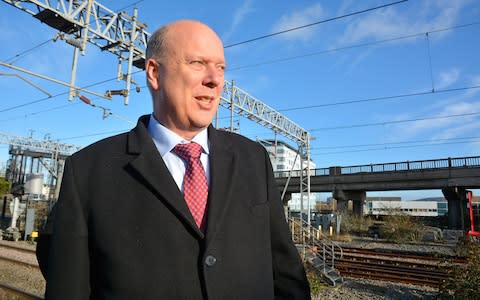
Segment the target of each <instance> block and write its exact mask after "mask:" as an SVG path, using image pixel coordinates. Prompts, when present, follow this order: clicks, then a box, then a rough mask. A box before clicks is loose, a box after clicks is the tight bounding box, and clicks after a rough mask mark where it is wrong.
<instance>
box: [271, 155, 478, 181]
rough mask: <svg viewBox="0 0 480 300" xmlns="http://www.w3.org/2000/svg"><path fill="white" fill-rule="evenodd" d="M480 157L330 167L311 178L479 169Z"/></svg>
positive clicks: (293, 173)
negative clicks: (449, 169)
mask: <svg viewBox="0 0 480 300" xmlns="http://www.w3.org/2000/svg"><path fill="white" fill-rule="evenodd" d="M478 167H480V156H470V157H454V158H451V157H449V158H443V159H431V160H416V161H402V162H394V163H383V164H369V165H358V166H347V167H330V168H319V169H311V170H310V176H330V175H346V174H358V173H381V172H401V171H414V170H431V169H448V168H478ZM300 172H301V171H299V170H294V171H290V172H288V171H277V172H275V177H277V178H281V177H288V176H289V174H290V176H291V177H300Z"/></svg>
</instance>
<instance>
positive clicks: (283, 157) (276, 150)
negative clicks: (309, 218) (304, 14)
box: [258, 140, 316, 211]
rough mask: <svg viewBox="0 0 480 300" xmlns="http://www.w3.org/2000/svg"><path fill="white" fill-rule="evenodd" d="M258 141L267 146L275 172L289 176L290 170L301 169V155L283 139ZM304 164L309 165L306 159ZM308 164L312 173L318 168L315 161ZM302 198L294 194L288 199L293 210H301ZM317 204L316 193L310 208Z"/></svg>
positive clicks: (304, 206) (305, 208) (305, 205)
mask: <svg viewBox="0 0 480 300" xmlns="http://www.w3.org/2000/svg"><path fill="white" fill-rule="evenodd" d="M258 142H259V143H261V144H262V145H263V146H264V147H265V149H267V152H268V155H269V156H270V161H271V163H272V167H273V171H274V172H282V176H285V177H287V176H288V173H289V172H290V171H299V170H300V169H301V168H300V166H301V159H300V155H298V154H297V153H298V152H297V149H295V148H293V147H291V146H290V145H288V144H286V143H284V142H281V141H275V140H259V141H258ZM304 166H305V167H306V166H307V162H306V161H305V162H304ZM308 166H309V168H310V170H312V172H311V173H310V174H312V175H313V174H314V171H313V170H315V168H316V165H315V163H314V162H312V161H311V160H310V162H309V163H308ZM292 176H298V175H292ZM300 200H301V199H300V194H292V199H291V200H290V201H288V207H289V208H290V210H291V211H300V208H301V203H300ZM315 205H316V197H314V195H311V199H310V209H311V210H313V209H315ZM303 209H304V210H305V211H306V210H307V209H308V203H307V201H305V202H304V203H303Z"/></svg>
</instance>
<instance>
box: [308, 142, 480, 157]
mask: <svg viewBox="0 0 480 300" xmlns="http://www.w3.org/2000/svg"><path fill="white" fill-rule="evenodd" d="M471 142H472V143H480V140H479V141H471ZM464 143H465V141H462V142H446V143H433V144H432V143H426V144H419V145H411V146H406V145H405V146H394V147H389V146H385V147H379V148H369V149H359V150H345V151H333V152H315V153H314V154H315V155H329V154H344V153H354V152H367V151H378V150H392V149H405V148H420V147H428V146H441V145H456V144H464Z"/></svg>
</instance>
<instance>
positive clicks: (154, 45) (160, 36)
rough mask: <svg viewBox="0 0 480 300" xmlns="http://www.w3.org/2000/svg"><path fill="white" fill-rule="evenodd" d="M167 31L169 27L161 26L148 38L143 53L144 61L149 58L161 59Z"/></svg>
mask: <svg viewBox="0 0 480 300" xmlns="http://www.w3.org/2000/svg"><path fill="white" fill-rule="evenodd" d="M168 31H169V26H168V25H166V26H162V27H160V28H159V29H157V30H155V32H154V33H153V34H152V35H151V36H150V38H149V39H148V43H147V50H146V51H145V61H147V60H149V59H150V58H157V59H158V58H161V57H162V56H163V55H164V54H165V49H166V46H167V45H166V44H167V42H166V38H167V33H168Z"/></svg>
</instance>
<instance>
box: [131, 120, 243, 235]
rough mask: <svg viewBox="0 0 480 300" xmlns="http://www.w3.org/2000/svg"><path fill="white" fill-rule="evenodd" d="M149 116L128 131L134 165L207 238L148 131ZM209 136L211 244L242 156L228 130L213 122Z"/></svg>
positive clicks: (195, 231)
mask: <svg viewBox="0 0 480 300" xmlns="http://www.w3.org/2000/svg"><path fill="white" fill-rule="evenodd" d="M149 117H150V116H148V115H145V116H142V117H140V118H139V120H138V123H137V126H136V127H135V128H134V129H132V130H131V131H130V132H129V133H128V144H127V151H128V153H130V154H133V155H135V157H134V158H133V159H132V160H131V161H130V166H131V167H132V168H133V170H135V171H136V172H137V173H138V174H139V175H140V176H141V178H142V179H143V181H144V182H143V184H144V185H146V186H148V187H149V188H151V189H152V190H153V191H154V192H155V193H156V194H157V195H160V196H161V198H162V201H164V203H165V205H167V206H169V207H170V209H171V210H172V212H173V213H174V214H176V215H177V217H178V218H180V219H181V220H182V221H183V222H185V223H186V224H187V225H188V226H189V227H190V228H191V229H192V232H194V234H195V235H196V236H197V237H198V238H203V237H204V235H203V234H202V232H201V231H200V230H199V229H198V227H197V225H196V224H195V221H194V220H193V217H192V216H191V214H190V212H189V209H188V206H187V204H186V203H185V200H184V199H183V197H182V194H181V193H180V191H179V190H178V187H177V185H176V184H175V181H174V180H173V178H172V176H171V175H170V172H169V171H168V169H167V167H166V166H165V163H164V162H163V160H162V158H161V156H160V154H159V153H158V150H157V148H156V147H155V144H154V143H153V141H152V138H151V137H150V135H149V133H148V131H147V126H148V121H149ZM208 136H209V141H210V155H209V162H210V176H211V178H210V188H209V193H208V195H209V196H208V204H207V232H206V243H207V244H208V243H209V241H211V240H212V239H214V237H215V235H216V234H217V232H218V231H219V230H220V228H221V226H222V222H223V221H224V218H225V214H226V211H227V208H228V206H229V201H230V199H231V196H230V194H231V185H232V183H233V180H234V178H236V177H237V175H236V173H237V171H238V170H237V165H238V160H237V157H236V155H235V153H234V151H233V147H232V145H231V141H230V139H227V138H226V134H223V133H220V132H218V131H217V130H216V129H215V128H213V127H212V126H209V128H208ZM163 199H164V200H163Z"/></svg>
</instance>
